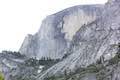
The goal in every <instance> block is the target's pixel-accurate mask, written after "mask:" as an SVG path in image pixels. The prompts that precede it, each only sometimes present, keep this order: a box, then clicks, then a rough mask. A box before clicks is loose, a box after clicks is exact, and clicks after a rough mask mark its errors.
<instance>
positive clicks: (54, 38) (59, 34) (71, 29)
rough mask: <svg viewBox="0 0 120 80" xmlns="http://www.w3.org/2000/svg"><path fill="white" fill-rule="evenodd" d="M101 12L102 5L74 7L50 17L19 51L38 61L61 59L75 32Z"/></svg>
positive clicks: (26, 40)
mask: <svg viewBox="0 0 120 80" xmlns="http://www.w3.org/2000/svg"><path fill="white" fill-rule="evenodd" d="M102 10H103V6H102V5H92V6H91V5H86V6H75V7H71V8H68V9H66V10H63V11H61V12H59V13H56V14H53V15H50V16H48V17H47V18H46V19H45V20H43V22H42V25H41V28H40V30H39V31H38V32H37V33H36V34H35V35H28V36H27V37H26V38H25V40H24V42H23V44H22V46H21V48H20V50H19V51H20V52H21V53H22V54H26V55H27V56H29V57H37V58H39V59H40V58H42V57H50V58H53V59H56V58H62V57H63V56H64V54H65V51H66V50H67V48H69V45H70V43H71V41H72V40H73V36H74V35H75V34H76V32H77V31H78V30H79V29H80V28H81V27H82V26H83V25H87V24H89V23H91V22H93V21H95V20H96V19H97V18H98V17H100V15H101V12H102Z"/></svg>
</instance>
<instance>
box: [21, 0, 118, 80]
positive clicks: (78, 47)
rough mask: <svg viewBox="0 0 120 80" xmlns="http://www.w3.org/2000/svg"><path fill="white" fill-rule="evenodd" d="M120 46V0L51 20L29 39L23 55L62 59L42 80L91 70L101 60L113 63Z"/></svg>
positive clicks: (79, 8)
mask: <svg viewBox="0 0 120 80" xmlns="http://www.w3.org/2000/svg"><path fill="white" fill-rule="evenodd" d="M118 43H120V0H109V1H108V3H106V4H105V5H84V6H75V7H71V8H68V9H65V10H63V11H61V12H59V13H56V14H53V15H50V16H48V17H47V18H46V19H45V20H44V21H43V23H42V25H41V28H40V30H39V31H38V32H37V33H36V34H35V35H29V36H28V37H26V39H25V41H24V42H23V45H22V46H21V48H20V52H21V53H22V54H25V55H26V56H29V57H37V58H39V59H40V58H42V57H49V58H53V59H57V58H60V59H61V61H60V62H58V63H57V64H55V65H53V66H52V67H51V68H49V69H48V70H46V71H44V72H43V73H41V74H39V75H38V80H42V79H44V78H45V77H46V76H52V75H61V74H63V73H64V71H66V70H68V71H75V70H76V69H77V68H80V67H82V68H84V67H87V66H89V65H90V64H93V63H96V61H97V60H99V59H100V58H101V57H103V58H104V60H109V59H111V58H113V57H114V56H115V55H116V54H115V53H116V52H117V51H118V47H117V46H116V44H118ZM117 73H118V72H117ZM88 76H89V75H88ZM90 77H91V80H94V79H93V78H94V76H93V77H92V76H90ZM117 79H118V78H117ZM83 80H87V79H86V78H85V79H83ZM113 80H115V78H114V79H113Z"/></svg>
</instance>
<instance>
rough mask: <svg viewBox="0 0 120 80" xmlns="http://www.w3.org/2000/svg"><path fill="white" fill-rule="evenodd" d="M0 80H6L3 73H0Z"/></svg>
mask: <svg viewBox="0 0 120 80" xmlns="http://www.w3.org/2000/svg"><path fill="white" fill-rule="evenodd" d="M0 80H4V76H3V74H2V73H1V72H0Z"/></svg>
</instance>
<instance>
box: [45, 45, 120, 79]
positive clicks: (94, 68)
mask: <svg viewBox="0 0 120 80" xmlns="http://www.w3.org/2000/svg"><path fill="white" fill-rule="evenodd" d="M118 48H119V50H118V52H117V53H116V55H115V56H114V57H113V58H111V59H110V60H107V61H104V60H103V59H104V58H103V56H101V58H100V60H98V61H97V62H96V63H94V64H91V65H89V66H87V67H86V68H78V69H76V70H75V72H71V73H67V72H66V70H65V72H64V74H63V75H60V76H51V77H47V78H45V79H44V80H81V79H82V78H83V77H85V76H86V74H94V75H95V76H96V80H110V79H109V77H110V76H111V75H112V74H113V73H112V71H113V70H114V68H115V67H117V66H118V64H119V62H120V44H119V46H118ZM113 66H114V68H113ZM110 67H111V68H110ZM69 72H70V71H69ZM108 76H109V77H108Z"/></svg>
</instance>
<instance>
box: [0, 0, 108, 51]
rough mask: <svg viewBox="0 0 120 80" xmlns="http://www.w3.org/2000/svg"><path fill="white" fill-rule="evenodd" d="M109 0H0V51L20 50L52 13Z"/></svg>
mask: <svg viewBox="0 0 120 80" xmlns="http://www.w3.org/2000/svg"><path fill="white" fill-rule="evenodd" d="M106 1H107V0H0V51H2V50H12V51H17V50H19V48H20V46H21V44H22V42H23V40H24V37H25V36H26V35H27V34H34V33H35V32H37V31H38V29H39V28H40V25H41V21H42V20H43V19H44V18H45V17H46V16H47V15H50V14H53V13H56V12H58V11H60V10H63V9H65V8H68V7H71V6H75V5H80V4H104V3H105V2H106Z"/></svg>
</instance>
